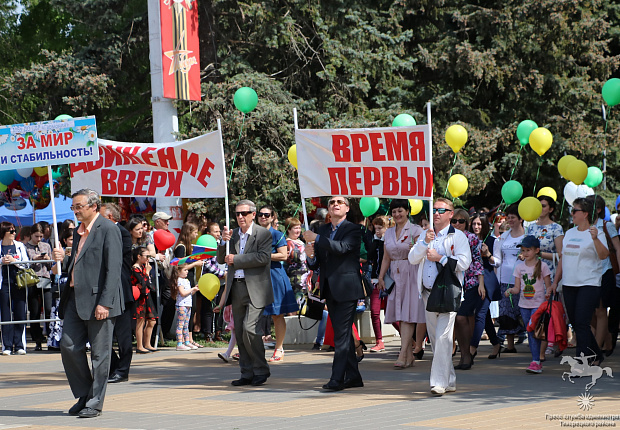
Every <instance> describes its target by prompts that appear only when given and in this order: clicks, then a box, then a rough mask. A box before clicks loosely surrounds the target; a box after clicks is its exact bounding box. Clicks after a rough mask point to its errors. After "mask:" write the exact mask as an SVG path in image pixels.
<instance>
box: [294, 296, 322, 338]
mask: <svg viewBox="0 0 620 430" xmlns="http://www.w3.org/2000/svg"><path fill="white" fill-rule="evenodd" d="M314 291H316V289H315V290H314ZM314 291H308V292H305V293H304V295H303V297H302V299H301V301H300V303H299V311H298V312H297V319H298V320H299V326H300V327H301V328H302V330H310V329H311V328H312V327H314V326H315V325H316V324H317V323H318V322H319V321H321V320H322V319H323V309H325V300H324V299H323V300H321V298H320V297H319V296H318V295H316V296H315V295H314V294H313V293H314ZM302 316H304V317H306V318H310V319H313V320H316V321H315V322H314V324H312V325H311V326H310V327H304V326H303V325H302V324H301V317H302Z"/></svg>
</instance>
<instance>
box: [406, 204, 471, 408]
mask: <svg viewBox="0 0 620 430" xmlns="http://www.w3.org/2000/svg"><path fill="white" fill-rule="evenodd" d="M453 214H454V205H453V204H452V202H451V201H450V200H448V199H444V198H442V197H440V198H438V199H437V200H436V201H435V204H434V205H433V227H434V230H433V229H428V230H426V234H425V235H420V238H419V239H418V241H417V242H416V244H415V246H414V247H413V248H411V251H409V262H410V263H411V264H419V269H418V290H419V292H420V294H421V295H422V299H423V300H424V305H425V307H426V303H427V301H428V296H429V295H430V291H431V289H432V287H433V284H434V283H435V279H436V278H437V275H438V274H439V271H438V268H437V264H436V263H439V264H441V265H442V266H445V264H446V263H447V262H448V259H449V258H452V259H455V260H456V261H457V264H456V274H457V276H458V278H459V280H460V281H461V285H463V279H464V275H465V271H466V270H467V269H468V268H469V265H470V264H471V250H470V248H469V242H468V240H467V236H465V234H464V233H463V232H462V231H460V230H458V229H455V228H454V227H453V226H451V225H450V221H451V220H452V215H453ZM455 319H456V312H446V313H437V312H428V311H426V328H427V330H428V336H429V337H430V339H431V345H432V347H433V362H432V364H431V378H430V383H431V393H433V394H434V395H435V396H441V395H443V394H444V393H447V392H453V391H456V373H455V372H454V366H453V365H452V342H453V335H454V320H455Z"/></svg>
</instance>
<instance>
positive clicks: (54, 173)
mask: <svg viewBox="0 0 620 430" xmlns="http://www.w3.org/2000/svg"><path fill="white" fill-rule="evenodd" d="M61 176H62V173H61V172H60V167H56V168H53V169H52V179H56V180H58V179H60V178H61Z"/></svg>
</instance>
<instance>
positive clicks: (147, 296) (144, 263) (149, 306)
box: [131, 246, 157, 354]
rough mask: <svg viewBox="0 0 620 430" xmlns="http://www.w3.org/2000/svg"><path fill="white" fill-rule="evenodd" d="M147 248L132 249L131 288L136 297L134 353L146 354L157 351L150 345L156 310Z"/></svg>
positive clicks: (155, 320)
mask: <svg viewBox="0 0 620 430" xmlns="http://www.w3.org/2000/svg"><path fill="white" fill-rule="evenodd" d="M150 256H151V255H150V253H149V250H148V249H146V248H145V247H143V246H138V247H136V248H134V249H133V251H132V261H133V265H132V266H131V288H132V289H133V291H134V298H135V299H136V302H135V304H136V310H135V312H134V319H135V320H136V353H137V354H148V353H149V352H155V351H157V350H156V349H155V348H153V347H152V346H151V335H152V334H153V327H155V323H156V322H157V310H156V308H155V302H154V300H153V296H152V294H151V288H152V285H151V276H150V273H151V265H150V264H149V257H150Z"/></svg>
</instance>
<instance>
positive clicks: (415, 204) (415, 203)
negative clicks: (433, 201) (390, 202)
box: [409, 199, 424, 215]
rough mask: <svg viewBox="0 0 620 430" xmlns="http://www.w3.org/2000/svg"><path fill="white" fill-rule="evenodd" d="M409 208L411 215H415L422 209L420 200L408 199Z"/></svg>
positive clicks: (422, 205)
mask: <svg viewBox="0 0 620 430" xmlns="http://www.w3.org/2000/svg"><path fill="white" fill-rule="evenodd" d="M409 206H411V215H417V214H419V213H420V211H421V210H422V208H423V207H424V203H423V202H422V200H418V199H409Z"/></svg>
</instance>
